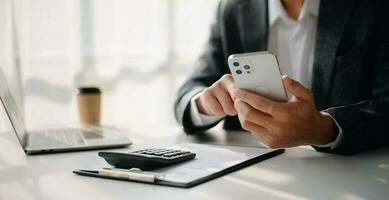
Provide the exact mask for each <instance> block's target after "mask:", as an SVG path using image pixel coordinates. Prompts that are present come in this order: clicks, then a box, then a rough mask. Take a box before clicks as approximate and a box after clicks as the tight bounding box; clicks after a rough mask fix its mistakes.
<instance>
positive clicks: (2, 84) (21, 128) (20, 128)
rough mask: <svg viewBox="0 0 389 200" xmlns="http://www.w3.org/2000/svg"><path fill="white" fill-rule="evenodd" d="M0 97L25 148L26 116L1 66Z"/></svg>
mask: <svg viewBox="0 0 389 200" xmlns="http://www.w3.org/2000/svg"><path fill="white" fill-rule="evenodd" d="M0 99H1V102H2V104H3V106H4V108H5V111H6V113H7V115H8V118H9V120H10V121H11V124H12V126H13V128H14V130H15V133H16V135H17V137H18V139H19V142H20V144H21V145H22V146H23V148H25V147H26V146H27V134H26V127H25V125H24V118H23V115H22V113H21V112H20V110H19V107H18V105H17V104H16V101H15V99H14V97H13V96H12V94H11V91H10V89H9V86H8V84H7V81H6V79H5V76H4V73H3V70H2V69H1V68H0Z"/></svg>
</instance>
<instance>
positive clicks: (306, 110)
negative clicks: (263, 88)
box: [232, 75, 338, 148]
mask: <svg viewBox="0 0 389 200" xmlns="http://www.w3.org/2000/svg"><path fill="white" fill-rule="evenodd" d="M282 81H283V83H284V87H285V89H286V90H287V91H289V92H290V93H291V94H293V95H294V96H293V98H292V99H291V100H290V101H289V102H275V101H272V100H269V99H267V98H265V97H262V96H259V95H257V94H254V93H251V92H248V91H245V90H241V89H234V90H233V91H232V97H233V99H234V100H235V102H234V106H235V108H236V110H237V111H238V117H239V121H240V123H241V125H242V127H243V128H244V129H245V130H247V131H249V132H251V133H252V134H254V135H255V136H256V137H257V138H258V139H260V140H261V141H262V142H263V143H264V144H266V145H267V146H269V147H270V148H283V147H294V146H299V145H324V144H327V143H329V142H332V141H334V140H335V138H336V136H337V134H338V128H337V127H336V124H335V123H334V121H333V120H332V118H331V117H330V116H329V115H326V114H323V113H321V112H319V111H318V110H316V106H315V103H314V98H313V93H312V92H311V91H310V90H309V89H307V88H305V87H304V86H303V85H301V84H300V83H299V82H297V81H295V80H293V79H291V78H289V77H288V76H286V75H285V76H283V77H282Z"/></svg>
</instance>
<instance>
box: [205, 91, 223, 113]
mask: <svg viewBox="0 0 389 200" xmlns="http://www.w3.org/2000/svg"><path fill="white" fill-rule="evenodd" d="M203 95H204V98H202V99H201V100H202V101H203V105H205V107H206V109H207V110H208V111H209V113H210V115H217V116H225V115H226V114H225V113H224V111H223V108H222V106H221V105H220V103H219V101H218V100H217V98H216V97H215V96H214V95H213V94H211V93H210V92H204V93H203Z"/></svg>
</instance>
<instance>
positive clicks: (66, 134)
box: [29, 129, 95, 148]
mask: <svg viewBox="0 0 389 200" xmlns="http://www.w3.org/2000/svg"><path fill="white" fill-rule="evenodd" d="M83 132H86V133H87V134H95V133H92V132H90V131H85V130H81V129H63V130H50V131H43V132H34V133H30V135H29V146H30V147H45V148H49V147H62V146H76V145H82V144H85V142H84V138H83Z"/></svg>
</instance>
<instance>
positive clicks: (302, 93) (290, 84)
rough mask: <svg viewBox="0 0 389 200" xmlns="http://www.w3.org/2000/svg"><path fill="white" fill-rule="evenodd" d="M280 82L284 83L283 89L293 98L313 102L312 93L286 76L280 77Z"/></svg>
mask: <svg viewBox="0 0 389 200" xmlns="http://www.w3.org/2000/svg"><path fill="white" fill-rule="evenodd" d="M282 82H283V83H284V87H285V89H286V90H287V91H288V92H290V93H292V94H293V96H295V98H297V99H299V100H301V101H306V102H312V101H313V94H312V92H311V91H310V90H309V89H308V88H306V87H304V86H303V85H301V83H299V82H297V81H295V80H293V79H291V78H290V77H289V76H288V75H284V76H282Z"/></svg>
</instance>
